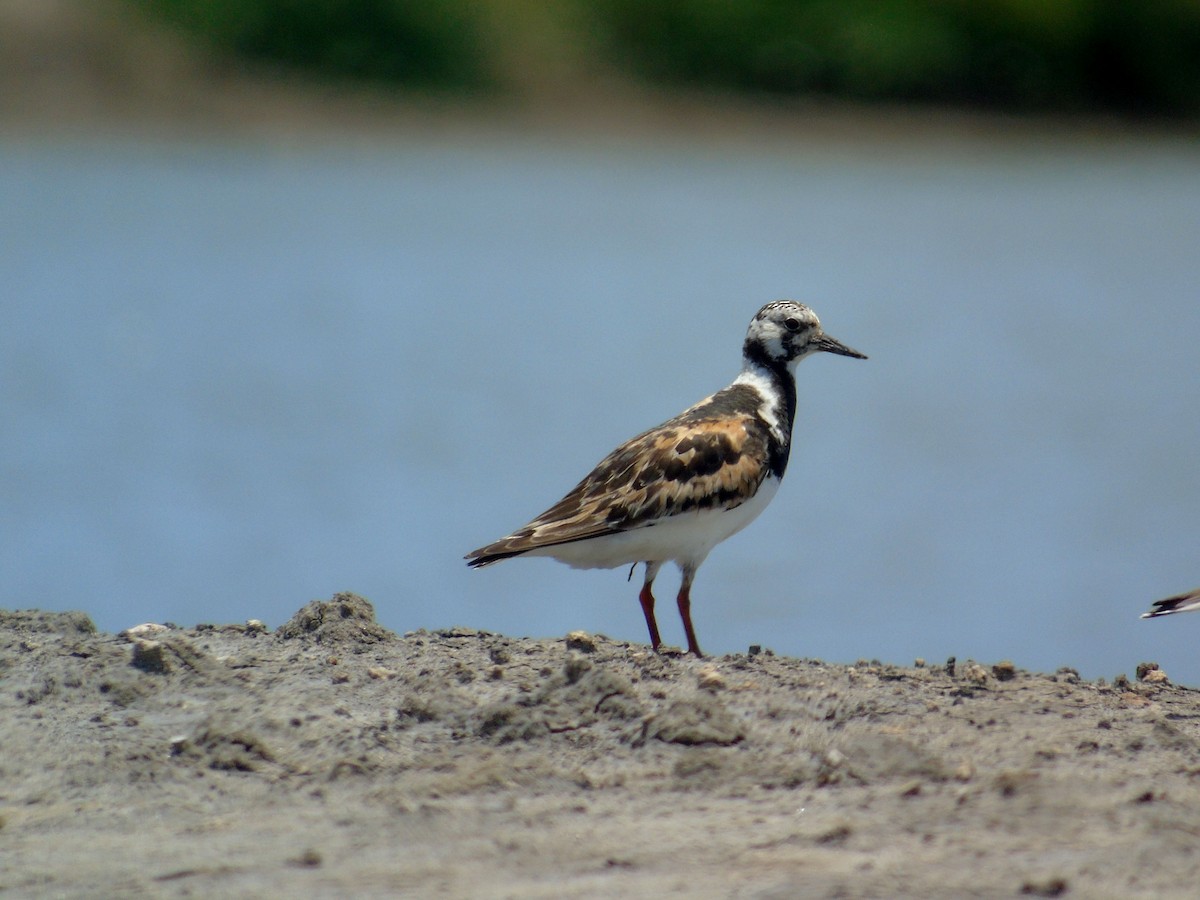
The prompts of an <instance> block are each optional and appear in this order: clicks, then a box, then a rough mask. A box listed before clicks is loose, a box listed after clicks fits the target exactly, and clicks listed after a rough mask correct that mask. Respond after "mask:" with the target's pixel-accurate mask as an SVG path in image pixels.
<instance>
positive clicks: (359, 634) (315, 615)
mask: <svg viewBox="0 0 1200 900" xmlns="http://www.w3.org/2000/svg"><path fill="white" fill-rule="evenodd" d="M275 635H276V637H277V638H278V639H279V640H282V641H290V640H295V639H296V638H307V639H309V640H312V641H315V642H316V643H318V644H346V643H350V644H378V643H384V642H387V641H393V640H395V639H396V635H395V633H394V632H392V631H389V630H388V629H386V628H384V627H383V626H382V625H380V624H379V623H378V622H376V621H375V607H374V606H372V605H371V601H369V600H367V599H366V598H364V597H360V596H358V594H351V593H348V592H343V593H340V594H334V595H333V598H332V599H330V600H314V601H313V602H312V603H309V604H308V605H306V606H304V607H302V608H301V609H300V610H299V612H297V613H296V614H295V615H294V616H292V617H291V618H290V619H288V621H287V622H285V623H284V624H283V625H281V626H280V627H279V629H278V630H277V631H276V632H275Z"/></svg>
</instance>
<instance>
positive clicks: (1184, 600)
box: [1142, 588, 1200, 619]
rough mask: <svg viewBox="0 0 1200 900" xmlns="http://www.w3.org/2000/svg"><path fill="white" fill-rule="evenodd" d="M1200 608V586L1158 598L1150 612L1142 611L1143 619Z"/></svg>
mask: <svg viewBox="0 0 1200 900" xmlns="http://www.w3.org/2000/svg"><path fill="white" fill-rule="evenodd" d="M1195 609H1200V588H1196V589H1195V590H1191V591H1187V592H1186V593H1183V594H1176V595H1175V596H1174V597H1167V598H1166V599H1165V600H1157V601H1155V602H1154V603H1153V604H1151V607H1150V612H1144V613H1142V618H1143V619H1153V618H1154V617H1155V616H1169V615H1171V613H1181V612H1191V611H1192V610H1195Z"/></svg>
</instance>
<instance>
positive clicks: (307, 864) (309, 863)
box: [288, 847, 321, 869]
mask: <svg viewBox="0 0 1200 900" xmlns="http://www.w3.org/2000/svg"><path fill="white" fill-rule="evenodd" d="M288 864H289V865H293V866H299V867H302V868H306V869H315V868H316V867H317V866H319V865H321V854H320V853H318V852H317V851H316V850H314V849H313V848H312V847H309V848H308V849H307V850H305V851H304V852H303V853H301V854H300V855H299V856H296V857H293V858H292V859H289V860H288Z"/></svg>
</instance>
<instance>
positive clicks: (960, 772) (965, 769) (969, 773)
mask: <svg viewBox="0 0 1200 900" xmlns="http://www.w3.org/2000/svg"><path fill="white" fill-rule="evenodd" d="M974 777H975V767H974V766H973V765H971V762H970V760H966V759H964V760H963V761H962V762H960V763H959V764H958V768H957V769H955V770H954V780H955V781H970V780H971V779H972V778H974Z"/></svg>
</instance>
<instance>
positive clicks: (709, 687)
mask: <svg viewBox="0 0 1200 900" xmlns="http://www.w3.org/2000/svg"><path fill="white" fill-rule="evenodd" d="M698 681H699V683H700V688H701V689H702V690H705V691H713V692H714V693H715V692H717V691H719V690H720V689H721V688H723V687H725V676H723V675H722V674H721V673H720V672H718V671H717V670H716V669H714V668H712V667H711V666H710V667H709V668H706V669H704V670H703V671H702V672H701V673H700V675H699V678H698Z"/></svg>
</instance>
